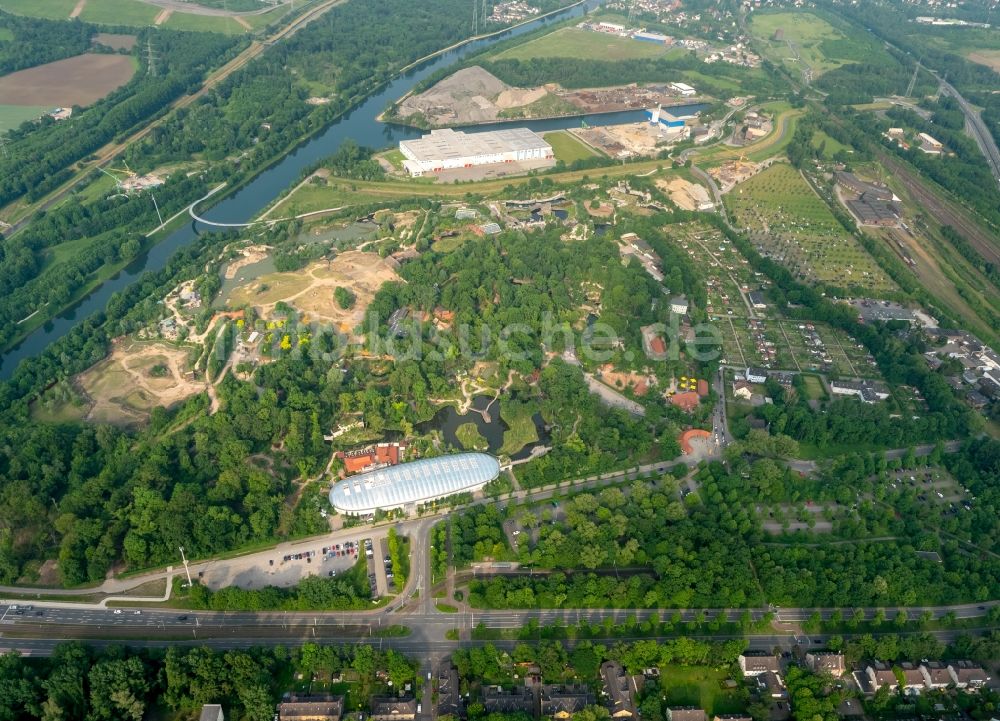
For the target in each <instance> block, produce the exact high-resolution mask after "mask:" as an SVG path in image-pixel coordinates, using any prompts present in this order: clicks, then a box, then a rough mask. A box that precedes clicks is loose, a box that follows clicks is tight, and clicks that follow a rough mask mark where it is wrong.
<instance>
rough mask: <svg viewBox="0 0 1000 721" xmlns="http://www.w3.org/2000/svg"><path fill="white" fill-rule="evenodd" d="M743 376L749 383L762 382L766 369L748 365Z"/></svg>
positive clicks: (765, 378)
mask: <svg viewBox="0 0 1000 721" xmlns="http://www.w3.org/2000/svg"><path fill="white" fill-rule="evenodd" d="M744 376H745V377H746V379H747V380H748V381H750V382H751V383H763V382H764V381H766V380H767V370H765V369H764V368H754V367H750V368H747V369H746V372H745V373H744Z"/></svg>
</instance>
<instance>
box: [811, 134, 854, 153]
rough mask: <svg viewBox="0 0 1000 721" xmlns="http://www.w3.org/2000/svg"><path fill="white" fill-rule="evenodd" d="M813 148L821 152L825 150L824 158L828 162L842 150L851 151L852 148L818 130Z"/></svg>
mask: <svg viewBox="0 0 1000 721" xmlns="http://www.w3.org/2000/svg"><path fill="white" fill-rule="evenodd" d="M812 146H813V147H814V148H816V149H817V150H819V149H820V148H823V157H824V158H825V159H827V160H830V159H831V158H833V156H834V155H836V154H837V153H839V152H840V151H841V150H844V151H848V152H849V151H850V150H851V148H850V147H849V146H847V145H844V144H843V143H841V142H840V141H838V140H834V139H833V138H831V137H830V136H829V135H827V134H826V133H824V132H823V131H822V130H817V131H816V132H815V133H813V136H812Z"/></svg>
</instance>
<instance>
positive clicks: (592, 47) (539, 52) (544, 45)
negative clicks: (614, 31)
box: [490, 28, 667, 60]
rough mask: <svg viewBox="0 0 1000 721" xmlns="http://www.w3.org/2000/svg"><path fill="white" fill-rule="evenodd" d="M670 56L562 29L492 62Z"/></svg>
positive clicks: (637, 43) (627, 42)
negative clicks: (534, 59)
mask: <svg viewBox="0 0 1000 721" xmlns="http://www.w3.org/2000/svg"><path fill="white" fill-rule="evenodd" d="M666 52H667V49H666V47H665V46H663V45H655V44H653V43H644V42H641V41H639V40H630V39H628V38H620V37H617V36H615V35H608V34H607V33H598V32H592V31H590V30H582V29H580V28H560V29H559V30H556V31H555V32H552V33H549V34H548V35H543V36H542V37H540V38H536V39H535V40H531V41H529V42H526V43H524V44H523V45H518V46H517V47H513V48H509V49H507V50H504V51H503V52H501V53H498V54H497V55H494V56H493V57H492V58H490V60H507V59H511V60H531V59H532V58H579V59H580V60H593V59H595V58H600V59H601V60H632V59H635V58H656V57H661V56H663V55H664V54H665V53H666Z"/></svg>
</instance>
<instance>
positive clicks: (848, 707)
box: [837, 696, 865, 719]
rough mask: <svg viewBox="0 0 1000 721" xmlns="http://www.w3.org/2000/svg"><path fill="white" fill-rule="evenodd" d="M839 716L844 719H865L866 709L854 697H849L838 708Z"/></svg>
mask: <svg viewBox="0 0 1000 721" xmlns="http://www.w3.org/2000/svg"><path fill="white" fill-rule="evenodd" d="M837 715H838V716H839V717H840V718H842V719H857V718H864V715H865V708H864V706H862V705H861V702H860V701H859V700H858V699H856V698H853V697H850V696H849V697H847V698H845V699H844V700H843V701H841V702H840V705H838V706H837Z"/></svg>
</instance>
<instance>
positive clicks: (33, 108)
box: [0, 105, 52, 133]
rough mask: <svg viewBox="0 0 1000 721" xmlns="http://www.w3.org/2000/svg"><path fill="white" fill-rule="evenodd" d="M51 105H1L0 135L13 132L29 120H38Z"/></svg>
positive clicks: (50, 108)
mask: <svg viewBox="0 0 1000 721" xmlns="http://www.w3.org/2000/svg"><path fill="white" fill-rule="evenodd" d="M49 110H52V106H51V105H0V133H5V132H7V131H8V130H13V129H14V128H17V127H19V126H20V125H21V123H23V122H25V121H27V120H37V119H38V118H40V117H41V116H42V114H43V113H45V112H48V111H49Z"/></svg>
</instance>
